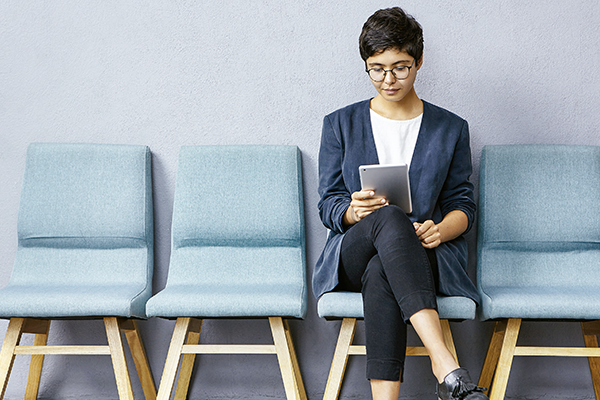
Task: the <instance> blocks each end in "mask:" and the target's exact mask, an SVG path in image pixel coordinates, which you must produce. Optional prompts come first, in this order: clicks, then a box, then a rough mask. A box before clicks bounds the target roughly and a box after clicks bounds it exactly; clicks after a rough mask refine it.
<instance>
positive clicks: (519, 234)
mask: <svg viewBox="0 0 600 400" xmlns="http://www.w3.org/2000/svg"><path fill="white" fill-rule="evenodd" d="M599 211H600V147H595V146H566V145H507V146H486V147H485V148H484V149H483V153H482V158H481V183H480V187H479V231H478V275H477V280H478V282H477V284H478V289H479V292H480V294H481V300H482V307H481V314H482V318H483V319H485V320H496V321H497V322H496V325H495V331H494V334H493V336H492V340H491V343H490V347H489V350H488V354H487V357H486V360H485V363H484V367H483V370H482V373H481V375H480V381H479V384H480V385H482V386H485V387H489V385H490V383H491V381H492V377H493V379H494V381H493V385H492V388H491V392H490V397H491V399H492V400H494V399H502V398H504V395H505V391H506V385H507V383H508V377H509V373H510V369H511V364H512V360H513V357H514V356H527V355H529V356H585V357H589V358H588V359H589V363H590V367H591V370H592V377H593V379H594V387H595V390H596V398H600V367H599V365H600V364H599V363H600V359H598V358H593V356H595V357H598V356H600V349H598V343H597V338H596V335H597V334H598V333H600V323H598V321H596V320H598V319H600V212H599ZM522 320H566V321H569V320H571V321H584V322H582V328H583V334H584V338H585V343H586V346H587V348H564V347H563V348H557V347H542V348H540V347H525V346H516V344H517V338H518V335H519V328H520V326H521V322H522ZM494 372H495V374H494Z"/></svg>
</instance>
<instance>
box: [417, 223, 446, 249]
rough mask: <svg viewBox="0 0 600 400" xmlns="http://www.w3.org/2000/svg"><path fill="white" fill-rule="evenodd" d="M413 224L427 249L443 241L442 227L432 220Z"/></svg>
mask: <svg viewBox="0 0 600 400" xmlns="http://www.w3.org/2000/svg"><path fill="white" fill-rule="evenodd" d="M413 225H414V227H415V233H416V234H417V237H418V238H419V240H420V241H421V244H422V245H423V247H425V248H426V249H434V248H436V247H438V246H439V245H440V244H441V243H442V235H441V233H440V228H439V227H438V226H437V225H436V224H435V223H434V222H433V221H432V220H430V219H428V220H427V221H425V222H423V223H420V222H415V223H413Z"/></svg>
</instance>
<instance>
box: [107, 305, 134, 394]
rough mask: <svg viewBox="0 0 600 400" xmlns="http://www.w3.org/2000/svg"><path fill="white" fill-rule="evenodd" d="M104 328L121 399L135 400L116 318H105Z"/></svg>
mask: <svg viewBox="0 0 600 400" xmlns="http://www.w3.org/2000/svg"><path fill="white" fill-rule="evenodd" d="M104 326H105V328H106V337H107V339H108V347H109V348H110V358H111V359H112V364H113V369H114V371H115V379H116V381H117V390H118V392H119V399H121V400H124V399H127V400H133V389H132V388H131V380H130V378H129V369H128V368H127V360H126V359H125V350H124V348H123V340H122V339H121V330H120V328H119V322H118V321H117V318H116V317H105V318H104Z"/></svg>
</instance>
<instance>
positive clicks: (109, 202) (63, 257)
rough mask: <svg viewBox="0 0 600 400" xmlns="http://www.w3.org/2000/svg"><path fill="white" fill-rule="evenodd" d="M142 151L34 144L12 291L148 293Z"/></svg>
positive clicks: (145, 159)
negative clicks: (119, 288)
mask: <svg viewBox="0 0 600 400" xmlns="http://www.w3.org/2000/svg"><path fill="white" fill-rule="evenodd" d="M152 210H153V209H152V177H151V157H150V150H149V149H148V147H146V146H135V145H105V144H60V143H32V144H31V145H30V146H29V148H28V151H27V159H26V166H25V174H24V177H23V184H22V190H21V200H20V205H19V218H18V249H17V257H16V261H15V267H14V269H13V274H12V275H11V280H10V283H9V284H10V285H41V286H44V285H67V286H68V285H86V284H92V285H119V284H122V285H136V284H137V285H139V286H140V288H141V289H140V291H142V290H143V293H140V297H144V296H146V298H147V297H149V296H150V295H151V290H152V285H151V283H152V270H153V234H154V230H153V214H152V213H153V211H152Z"/></svg>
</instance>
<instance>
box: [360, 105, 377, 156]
mask: <svg viewBox="0 0 600 400" xmlns="http://www.w3.org/2000/svg"><path fill="white" fill-rule="evenodd" d="M365 105H366V106H365V107H364V108H363V111H362V112H363V118H362V121H363V135H364V137H363V143H364V146H365V151H364V157H365V160H364V162H363V163H362V164H364V165H371V164H379V156H378V155H377V148H376V147H375V138H374V137H373V126H372V125H371V101H370V100H369V101H366V102H365Z"/></svg>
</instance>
